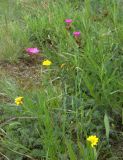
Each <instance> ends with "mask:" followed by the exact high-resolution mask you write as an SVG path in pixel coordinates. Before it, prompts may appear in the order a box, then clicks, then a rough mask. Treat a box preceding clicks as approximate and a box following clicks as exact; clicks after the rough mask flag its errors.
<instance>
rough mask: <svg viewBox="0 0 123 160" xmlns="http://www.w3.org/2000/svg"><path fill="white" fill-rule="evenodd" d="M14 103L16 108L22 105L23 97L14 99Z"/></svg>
mask: <svg viewBox="0 0 123 160" xmlns="http://www.w3.org/2000/svg"><path fill="white" fill-rule="evenodd" d="M15 103H16V105H17V106H19V105H21V104H23V97H17V98H15Z"/></svg>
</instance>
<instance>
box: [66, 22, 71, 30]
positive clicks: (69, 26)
mask: <svg viewBox="0 0 123 160" xmlns="http://www.w3.org/2000/svg"><path fill="white" fill-rule="evenodd" d="M65 22H66V24H67V25H66V29H67V30H69V29H70V28H71V23H72V19H66V20H65Z"/></svg>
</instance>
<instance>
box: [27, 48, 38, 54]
mask: <svg viewBox="0 0 123 160" xmlns="http://www.w3.org/2000/svg"><path fill="white" fill-rule="evenodd" d="M26 51H27V53H28V54H29V55H32V54H38V53H39V52H40V50H39V49H38V48H27V49H26Z"/></svg>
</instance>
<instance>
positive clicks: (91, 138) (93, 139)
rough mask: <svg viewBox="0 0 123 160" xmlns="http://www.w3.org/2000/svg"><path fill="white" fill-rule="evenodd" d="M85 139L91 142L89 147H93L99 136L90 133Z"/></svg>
mask: <svg viewBox="0 0 123 160" xmlns="http://www.w3.org/2000/svg"><path fill="white" fill-rule="evenodd" d="M87 141H89V142H90V143H91V147H94V146H96V145H97V143H98V141H99V138H98V137H96V136H95V135H92V136H89V137H88V138H87Z"/></svg>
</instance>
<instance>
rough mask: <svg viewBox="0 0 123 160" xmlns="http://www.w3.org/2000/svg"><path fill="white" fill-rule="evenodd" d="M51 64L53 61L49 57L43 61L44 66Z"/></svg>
mask: <svg viewBox="0 0 123 160" xmlns="http://www.w3.org/2000/svg"><path fill="white" fill-rule="evenodd" d="M51 64H52V62H51V61H50V60H48V59H47V60H44V61H43V63H42V65H43V66H50V65H51Z"/></svg>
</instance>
